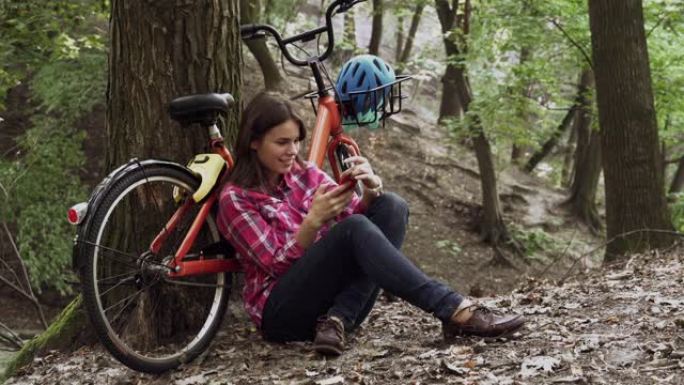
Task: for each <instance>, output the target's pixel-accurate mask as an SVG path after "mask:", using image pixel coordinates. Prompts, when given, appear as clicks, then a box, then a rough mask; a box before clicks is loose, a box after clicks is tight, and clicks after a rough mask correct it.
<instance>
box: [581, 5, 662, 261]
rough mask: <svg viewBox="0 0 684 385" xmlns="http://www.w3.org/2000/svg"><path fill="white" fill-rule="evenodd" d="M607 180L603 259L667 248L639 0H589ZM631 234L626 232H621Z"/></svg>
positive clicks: (656, 135) (652, 109)
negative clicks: (604, 252)
mask: <svg viewBox="0 0 684 385" xmlns="http://www.w3.org/2000/svg"><path fill="white" fill-rule="evenodd" d="M589 21H590V23H589V24H590V28H591V42H592V51H593V62H594V68H595V75H596V91H597V101H598V108H599V123H600V126H601V147H602V153H603V167H604V173H605V184H606V219H607V236H608V239H612V238H614V237H617V239H615V241H612V242H610V243H609V244H608V246H607V248H606V258H605V261H606V262H611V261H614V260H616V259H619V258H621V256H624V255H626V254H627V253H633V252H639V251H643V250H645V249H648V248H657V247H661V246H665V245H668V244H670V243H671V242H672V240H673V239H672V237H671V236H670V235H668V234H663V233H658V232H648V231H640V230H644V229H646V230H656V231H657V230H660V231H671V230H673V226H672V222H671V220H670V218H669V215H668V209H667V203H666V198H665V192H664V189H663V174H662V172H661V170H662V167H661V165H660V154H659V152H660V149H659V147H658V143H659V141H658V128H657V124H656V113H655V107H654V102H653V90H652V87H651V73H650V68H649V58H648V50H647V47H646V36H645V32H644V18H643V9H642V4H641V1H640V0H622V1H610V2H609V1H603V0H589ZM631 231H636V232H635V233H633V234H630V235H622V234H624V233H626V232H631Z"/></svg>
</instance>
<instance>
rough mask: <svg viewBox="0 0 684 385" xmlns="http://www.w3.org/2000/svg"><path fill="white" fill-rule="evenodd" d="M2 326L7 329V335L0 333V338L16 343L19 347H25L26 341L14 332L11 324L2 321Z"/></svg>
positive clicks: (0, 326) (0, 324) (12, 343)
mask: <svg viewBox="0 0 684 385" xmlns="http://www.w3.org/2000/svg"><path fill="white" fill-rule="evenodd" d="M0 328H2V329H5V331H7V335H5V334H3V333H0V339H3V340H5V341H7V342H8V343H9V344H11V345H14V346H15V347H16V348H17V349H21V348H22V347H24V341H23V340H22V339H21V337H19V336H18V335H17V333H15V332H14V330H12V329H10V328H9V326H7V325H5V324H4V323H2V322H0Z"/></svg>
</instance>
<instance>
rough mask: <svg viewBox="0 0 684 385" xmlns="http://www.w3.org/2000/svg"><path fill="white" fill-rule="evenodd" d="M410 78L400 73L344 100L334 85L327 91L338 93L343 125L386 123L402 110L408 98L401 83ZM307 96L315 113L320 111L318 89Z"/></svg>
mask: <svg viewBox="0 0 684 385" xmlns="http://www.w3.org/2000/svg"><path fill="white" fill-rule="evenodd" d="M410 78H411V76H410V75H399V76H397V77H396V79H395V80H394V81H393V82H391V83H388V84H384V85H382V86H379V87H376V88H373V89H370V90H365V91H354V92H349V93H348V94H347V95H348V98H347V99H346V100H342V97H341V96H340V95H339V93H337V92H336V90H335V88H334V87H332V86H330V87H328V88H326V91H333V92H335V94H336V96H335V99H336V100H337V101H338V105H339V107H340V116H341V118H342V125H345V126H348V125H357V126H365V125H370V124H373V123H376V122H380V121H382V122H383V124H384V122H385V119H387V118H388V117H390V116H391V115H394V114H396V113H397V112H400V111H401V108H402V100H403V99H405V98H406V96H404V95H403V94H402V90H401V83H402V82H404V81H406V80H408V79H410ZM305 97H306V98H307V99H309V101H310V102H311V107H312V108H313V110H314V113H318V111H317V108H316V105H317V103H316V101H317V99H318V97H319V94H318V91H313V92H310V93H308V94H306V95H305ZM359 106H361V107H359Z"/></svg>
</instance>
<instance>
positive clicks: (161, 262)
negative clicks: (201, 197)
mask: <svg viewBox="0 0 684 385" xmlns="http://www.w3.org/2000/svg"><path fill="white" fill-rule="evenodd" d="M198 185H199V180H198V179H197V178H196V177H194V176H193V175H192V174H190V173H189V172H186V171H183V170H180V169H178V168H175V167H171V166H165V165H152V166H142V165H141V167H139V168H136V169H134V170H133V171H129V172H128V173H127V175H124V176H123V177H121V178H119V179H117V180H116V181H115V182H114V185H113V186H112V187H111V188H110V189H109V190H108V191H107V192H105V193H104V194H106V195H105V196H104V197H103V198H102V200H101V201H100V202H101V204H99V205H98V206H97V207H95V208H94V209H95V212H93V217H92V219H91V221H92V224H91V226H90V228H89V230H88V233H87V234H85V237H84V239H82V240H80V242H85V245H84V247H85V248H84V250H85V256H86V260H85V265H84V267H83V269H82V270H81V282H82V285H83V298H84V302H85V305H86V309H87V311H88V313H89V315H90V319H91V321H92V324H93V326H94V328H95V330H96V332H97V334H98V336H99V338H100V341H101V342H102V344H103V345H104V346H105V347H106V348H107V349H108V350H109V351H110V352H111V354H112V355H113V356H114V357H116V358H117V359H118V360H119V361H121V362H122V363H123V364H125V365H127V366H128V367H130V368H132V369H135V370H138V371H142V372H148V373H160V372H163V371H166V370H169V369H172V368H174V367H177V366H179V365H180V364H182V363H185V362H188V361H191V360H192V359H194V358H195V357H197V355H199V354H200V353H202V352H203V351H204V350H205V349H206V348H207V347H208V345H209V343H210V342H211V340H212V338H213V337H214V335H215V334H216V332H217V331H218V328H219V326H220V324H221V320H222V318H223V315H224V313H225V309H226V304H227V301H228V294H229V287H230V283H231V275H230V274H229V273H219V274H210V275H201V276H194V277H185V278H182V279H180V278H179V279H171V278H169V276H168V273H169V269H168V267H167V262H168V261H170V260H171V259H172V258H173V255H174V253H175V252H176V250H177V249H178V247H179V245H180V243H181V242H182V240H183V239H184V236H185V234H186V233H187V230H188V229H189V227H190V224H191V223H192V220H193V219H194V218H195V217H196V214H197V211H198V210H199V205H196V204H193V205H192V206H191V208H190V210H189V211H188V212H187V213H186V214H185V215H183V217H182V218H181V220H180V222H179V223H178V225H177V226H175V228H173V229H167V228H166V226H167V223H168V221H169V218H171V217H172V215H173V214H174V213H175V212H176V211H177V209H178V207H180V205H182V204H183V203H184V202H185V200H187V199H192V198H191V196H192V193H193V192H194V191H195V190H196V189H197V187H198ZM162 231H167V232H168V237H167V238H166V240H165V242H164V243H163V244H162V247H161V249H160V250H159V251H158V252H156V253H151V252H150V244H151V243H152V240H153V239H154V238H155V236H157V235H158V234H159V233H160V232H162ZM219 240H220V235H219V232H218V229H217V227H216V222H215V221H214V216H213V215H211V214H210V215H209V216H208V217H207V220H206V221H205V223H204V224H203V226H202V228H201V230H200V233H199V235H198V237H197V240H196V241H195V242H194V244H193V246H192V248H191V249H190V250H189V252H188V258H193V257H198V256H199V254H200V250H202V249H203V248H204V247H207V246H208V245H211V244H215V243H216V242H218V241H219ZM225 257H226V256H225V255H221V254H218V255H211V256H209V255H204V258H225Z"/></svg>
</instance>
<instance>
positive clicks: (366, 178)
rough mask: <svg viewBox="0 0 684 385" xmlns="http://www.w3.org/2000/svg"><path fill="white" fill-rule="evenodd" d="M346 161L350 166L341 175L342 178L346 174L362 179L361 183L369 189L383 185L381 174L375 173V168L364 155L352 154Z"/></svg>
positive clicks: (355, 178)
mask: <svg viewBox="0 0 684 385" xmlns="http://www.w3.org/2000/svg"><path fill="white" fill-rule="evenodd" d="M344 162H345V163H347V165H349V166H350V167H349V168H348V169H347V170H345V171H344V172H343V173H342V175H340V177H341V178H343V177H344V176H345V175H349V176H350V177H352V178H353V179H354V180H357V181H359V180H360V181H361V183H363V185H364V186H366V188H369V189H375V188H377V187H380V186H382V180H381V179H380V177H379V176H377V175H375V173H374V172H373V168H372V167H371V165H370V163H368V159H366V158H364V157H362V156H351V157H349V158H347V159H345V160H344Z"/></svg>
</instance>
